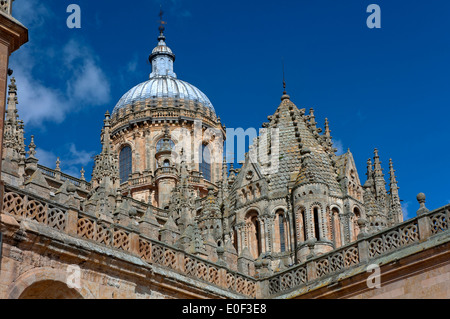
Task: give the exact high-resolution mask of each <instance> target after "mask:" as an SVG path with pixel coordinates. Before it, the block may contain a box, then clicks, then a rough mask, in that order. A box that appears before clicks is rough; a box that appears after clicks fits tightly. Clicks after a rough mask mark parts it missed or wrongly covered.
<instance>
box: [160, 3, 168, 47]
mask: <svg viewBox="0 0 450 319" xmlns="http://www.w3.org/2000/svg"><path fill="white" fill-rule="evenodd" d="M163 15H164V11H163V10H162V5H160V6H159V38H158V40H161V39H160V38H162V39H165V37H164V34H163V32H164V30H165V28H164V25H165V24H166V23H167V22H165V21H163Z"/></svg>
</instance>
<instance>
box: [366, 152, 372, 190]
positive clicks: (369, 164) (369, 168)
mask: <svg viewBox="0 0 450 319" xmlns="http://www.w3.org/2000/svg"><path fill="white" fill-rule="evenodd" d="M366 175H367V180H366V182H365V183H364V187H365V188H371V187H372V186H373V171H372V160H371V159H370V158H369V159H368V160H367V173H366Z"/></svg>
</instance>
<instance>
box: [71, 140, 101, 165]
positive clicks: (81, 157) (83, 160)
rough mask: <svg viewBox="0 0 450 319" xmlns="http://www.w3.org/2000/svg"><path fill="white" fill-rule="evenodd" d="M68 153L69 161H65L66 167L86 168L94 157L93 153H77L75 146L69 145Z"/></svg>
mask: <svg viewBox="0 0 450 319" xmlns="http://www.w3.org/2000/svg"><path fill="white" fill-rule="evenodd" d="M69 153H70V159H69V160H68V161H67V164H68V165H82V166H86V165H87V164H89V162H91V161H92V160H93V158H92V157H93V156H94V155H95V152H87V151H83V150H81V151H79V150H77V147H76V146H75V144H73V143H71V144H70V145H69Z"/></svg>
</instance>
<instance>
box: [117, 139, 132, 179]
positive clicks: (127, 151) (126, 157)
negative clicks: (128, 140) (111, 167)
mask: <svg viewBox="0 0 450 319" xmlns="http://www.w3.org/2000/svg"><path fill="white" fill-rule="evenodd" d="M131 169H132V159H131V147H129V146H125V147H124V148H122V149H121V151H120V154H119V173H120V183H121V184H122V183H124V182H126V181H128V177H129V176H130V174H131Z"/></svg>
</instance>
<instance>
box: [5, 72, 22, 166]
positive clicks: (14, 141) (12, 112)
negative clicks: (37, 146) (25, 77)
mask: <svg viewBox="0 0 450 319" xmlns="http://www.w3.org/2000/svg"><path fill="white" fill-rule="evenodd" d="M17 104H18V101H17V86H16V79H15V78H14V77H12V78H11V83H10V84H9V85H8V108H7V110H6V119H5V128H4V133H3V134H4V135H3V136H4V139H3V147H4V149H5V152H4V158H9V159H10V160H11V161H14V162H19V161H21V160H23V159H24V158H23V157H24V155H25V154H26V152H25V138H24V125H23V121H20V120H19V119H18V118H19V115H18V114H17Z"/></svg>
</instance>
